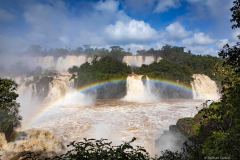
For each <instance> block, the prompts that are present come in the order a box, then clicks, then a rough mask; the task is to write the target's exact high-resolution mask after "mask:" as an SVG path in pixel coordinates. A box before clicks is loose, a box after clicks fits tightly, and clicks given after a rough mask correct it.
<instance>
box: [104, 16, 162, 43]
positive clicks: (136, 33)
mask: <svg viewBox="0 0 240 160" xmlns="http://www.w3.org/2000/svg"><path fill="white" fill-rule="evenodd" d="M105 32H106V33H107V34H108V35H109V37H110V38H111V39H113V40H119V41H148V40H153V39H155V38H156V36H157V34H158V33H157V31H156V30H154V29H153V28H152V27H151V26H150V25H149V24H147V23H145V22H144V21H137V20H134V19H132V20H130V21H128V22H122V21H117V22H116V24H114V25H109V26H107V27H106V30H105Z"/></svg>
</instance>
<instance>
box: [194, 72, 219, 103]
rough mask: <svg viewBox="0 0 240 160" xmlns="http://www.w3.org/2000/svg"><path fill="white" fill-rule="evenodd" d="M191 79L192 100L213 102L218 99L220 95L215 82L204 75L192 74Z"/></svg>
mask: <svg viewBox="0 0 240 160" xmlns="http://www.w3.org/2000/svg"><path fill="white" fill-rule="evenodd" d="M192 77H193V81H192V82H191V86H192V91H193V98H194V99H203V100H214V101H217V100H219V99H220V97H221V95H220V93H219V89H218V87H217V84H216V82H215V81H213V80H211V79H210V78H209V77H208V76H206V75H204V74H194V75H193V76H192Z"/></svg>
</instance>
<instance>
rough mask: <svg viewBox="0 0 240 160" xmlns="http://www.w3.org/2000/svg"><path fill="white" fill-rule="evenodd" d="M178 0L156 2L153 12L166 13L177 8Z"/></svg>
mask: <svg viewBox="0 0 240 160" xmlns="http://www.w3.org/2000/svg"><path fill="white" fill-rule="evenodd" d="M179 5H180V2H179V0H158V2H157V6H156V8H155V9H154V12H157V13H160V12H165V11H168V10H169V9H171V8H177V7H179Z"/></svg>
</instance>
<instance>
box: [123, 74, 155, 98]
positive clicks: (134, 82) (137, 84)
mask: <svg viewBox="0 0 240 160" xmlns="http://www.w3.org/2000/svg"><path fill="white" fill-rule="evenodd" d="M142 78H143V75H135V74H132V75H129V76H128V77H127V94H126V96H125V97H124V98H123V100H124V101H129V102H154V101H156V100H157V98H156V97H155V95H154V94H153V93H152V92H151V88H150V87H151V86H150V84H149V83H150V82H149V79H148V77H147V78H146V83H145V84H144V83H143V80H142Z"/></svg>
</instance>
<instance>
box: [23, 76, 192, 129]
mask: <svg viewBox="0 0 240 160" xmlns="http://www.w3.org/2000/svg"><path fill="white" fill-rule="evenodd" d="M149 80H150V81H152V82H154V83H160V84H165V85H169V86H172V87H175V88H179V89H182V90H183V91H186V92H192V88H191V86H187V85H184V84H181V83H178V82H175V81H170V80H166V79H159V78H150V79H149ZM121 82H126V78H123V77H121V78H113V79H110V80H106V81H99V82H94V83H91V84H88V85H85V86H82V87H80V88H78V89H77V90H75V91H74V92H76V91H77V92H81V93H86V92H87V91H91V90H95V89H98V88H101V87H103V86H106V85H110V84H119V83H121ZM68 94H71V93H68ZM65 96H66V95H64V96H62V97H59V98H58V99H57V100H56V101H54V102H51V103H48V104H45V105H42V106H41V110H39V111H38V113H37V114H36V115H34V116H33V119H32V120H31V121H30V122H29V123H28V124H27V126H30V125H31V124H33V123H34V122H35V121H37V120H38V119H39V118H40V117H41V116H42V115H44V114H45V113H47V112H49V111H50V110H51V109H53V108H55V107H56V108H57V107H59V105H56V104H59V103H58V102H60V101H61V100H62V99H63V98H64V97H65Z"/></svg>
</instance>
